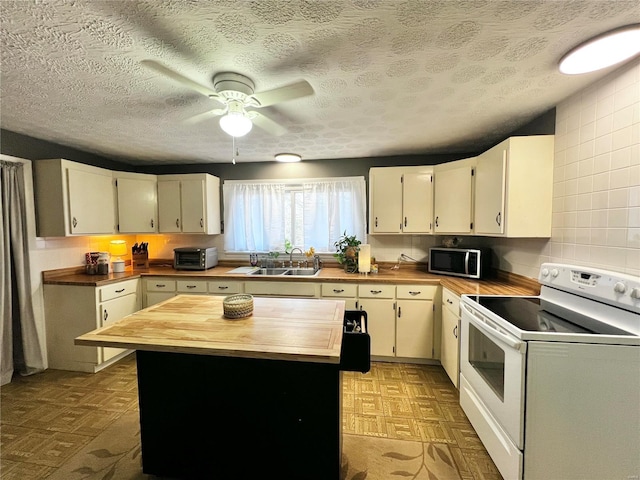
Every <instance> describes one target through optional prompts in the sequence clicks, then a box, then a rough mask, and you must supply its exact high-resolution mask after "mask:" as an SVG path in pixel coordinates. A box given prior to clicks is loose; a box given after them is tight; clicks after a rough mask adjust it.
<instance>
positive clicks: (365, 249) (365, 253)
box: [358, 245, 371, 273]
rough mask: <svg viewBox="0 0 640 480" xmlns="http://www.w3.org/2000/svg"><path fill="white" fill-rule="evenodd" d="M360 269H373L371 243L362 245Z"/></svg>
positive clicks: (363, 270) (359, 260)
mask: <svg viewBox="0 0 640 480" xmlns="http://www.w3.org/2000/svg"><path fill="white" fill-rule="evenodd" d="M358 271H359V272H360V273H369V272H370V271H371V245H360V252H359V253H358Z"/></svg>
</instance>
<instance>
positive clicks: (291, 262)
mask: <svg viewBox="0 0 640 480" xmlns="http://www.w3.org/2000/svg"><path fill="white" fill-rule="evenodd" d="M296 250H298V251H299V252H300V253H301V254H302V253H304V252H303V251H302V249H301V248H298V247H296V248H293V249H292V250H291V252H289V267H290V268H293V252H295V251H296Z"/></svg>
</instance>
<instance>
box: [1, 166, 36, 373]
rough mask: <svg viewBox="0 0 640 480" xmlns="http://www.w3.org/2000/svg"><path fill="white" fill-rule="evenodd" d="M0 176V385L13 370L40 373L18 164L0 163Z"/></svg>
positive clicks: (20, 172) (23, 200)
mask: <svg viewBox="0 0 640 480" xmlns="http://www.w3.org/2000/svg"><path fill="white" fill-rule="evenodd" d="M0 174H1V185H0V186H1V187H2V195H0V201H1V204H0V209H1V210H2V223H1V224H0V250H1V251H2V257H1V260H0V305H1V308H2V322H1V323H0V345H1V348H2V352H1V355H0V361H1V362H2V363H1V364H0V374H1V377H0V385H4V384H6V383H9V382H10V381H11V377H12V376H13V372H14V370H15V371H17V372H19V373H20V374H22V375H31V374H33V373H36V372H39V371H41V370H43V369H44V360H43V355H42V350H41V348H40V342H39V339H38V331H37V330H36V322H35V316H34V314H33V304H32V300H31V275H30V273H29V272H30V263H29V238H28V236H27V221H26V219H27V212H26V206H25V189H24V168H23V165H22V164H21V163H19V162H6V161H0Z"/></svg>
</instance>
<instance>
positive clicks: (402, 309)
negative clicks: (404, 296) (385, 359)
mask: <svg viewBox="0 0 640 480" xmlns="http://www.w3.org/2000/svg"><path fill="white" fill-rule="evenodd" d="M397 308H398V313H397V319H396V356H397V357H407V358H433V302H432V301H430V300H398V307H397Z"/></svg>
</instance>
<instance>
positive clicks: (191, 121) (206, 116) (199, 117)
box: [182, 108, 227, 125]
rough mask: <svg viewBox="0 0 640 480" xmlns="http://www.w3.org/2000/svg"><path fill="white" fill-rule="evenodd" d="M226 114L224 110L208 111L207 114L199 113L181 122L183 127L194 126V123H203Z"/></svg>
mask: <svg viewBox="0 0 640 480" xmlns="http://www.w3.org/2000/svg"><path fill="white" fill-rule="evenodd" d="M225 113H227V109H226V108H216V109H215V110H209V111H208V112H204V113H199V114H197V115H194V116H192V117H189V118H186V119H184V120H183V121H182V123H184V124H185V125H195V124H196V123H200V122H204V121H205V120H209V119H210V118H213V117H218V116H220V115H224V114H225Z"/></svg>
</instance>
